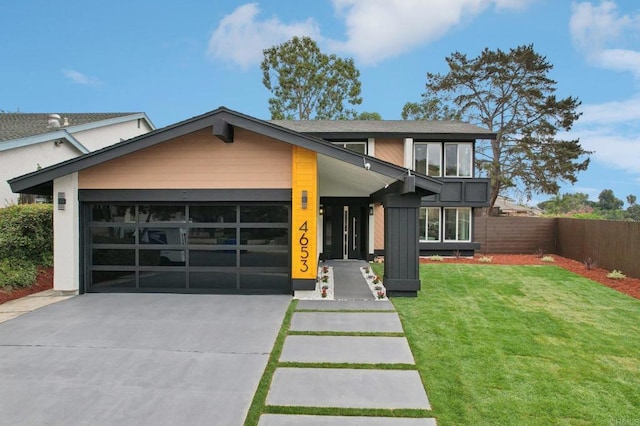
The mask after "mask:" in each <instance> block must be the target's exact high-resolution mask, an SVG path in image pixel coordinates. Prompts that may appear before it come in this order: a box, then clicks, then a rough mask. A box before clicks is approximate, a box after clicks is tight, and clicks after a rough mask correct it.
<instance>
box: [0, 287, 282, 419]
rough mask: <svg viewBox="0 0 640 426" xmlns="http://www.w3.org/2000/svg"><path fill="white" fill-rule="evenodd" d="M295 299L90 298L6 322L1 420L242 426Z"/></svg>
mask: <svg viewBox="0 0 640 426" xmlns="http://www.w3.org/2000/svg"><path fill="white" fill-rule="evenodd" d="M289 302H290V298H289V297H287V296H221V295H179V294H85V295H82V296H79V297H74V298H72V299H69V300H65V301H62V302H59V303H56V304H53V305H50V306H46V307H44V308H41V309H39V310H36V311H34V312H30V313H27V314H24V315H22V316H20V317H19V318H15V319H13V320H10V321H6V322H4V323H1V324H0V360H2V362H0V383H2V386H0V419H2V421H1V422H2V423H3V424H50V425H69V424H98V425H99V424H138V425H145V424H153V425H165V424H167V425H168V424H181V425H183V424H185V425H186V424H224V425H240V424H242V423H243V421H244V418H245V416H246V413H247V411H248V409H249V406H250V404H251V400H252V397H253V395H254V393H255V390H256V388H257V385H258V382H259V381H260V377H261V376H262V373H263V371H264V368H265V366H266V363H267V361H268V358H269V354H270V352H271V350H272V348H273V344H274V341H275V338H276V336H277V333H278V330H279V328H280V326H281V324H282V320H283V318H284V314H285V312H286V309H287V307H288V305H289Z"/></svg>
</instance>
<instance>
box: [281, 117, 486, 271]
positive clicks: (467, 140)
mask: <svg viewBox="0 0 640 426" xmlns="http://www.w3.org/2000/svg"><path fill="white" fill-rule="evenodd" d="M273 123H275V124H278V125H279V126H283V127H286V128H289V129H291V130H295V131H297V132H300V133H304V134H308V135H310V136H315V137H319V138H322V139H324V140H326V141H330V142H332V143H333V144H335V145H337V146H340V147H343V148H346V149H348V150H350V151H354V152H357V153H359V154H363V156H364V155H368V156H372V157H376V158H379V159H381V160H385V161H388V162H390V163H393V164H396V165H399V166H402V167H404V168H405V169H406V170H407V171H406V173H415V174H420V175H425V176H429V177H432V178H436V179H439V180H441V181H442V182H443V184H444V185H443V189H442V191H441V192H440V194H435V195H431V196H427V197H423V199H422V207H421V208H420V215H419V226H418V229H419V230H418V235H417V239H418V244H419V250H420V254H421V255H424V256H428V255H432V254H440V255H452V254H454V253H459V254H461V255H463V256H467V255H473V253H474V250H477V249H478V248H479V243H476V242H474V238H473V235H474V234H473V232H474V229H473V228H474V223H473V222H474V210H475V209H478V208H481V207H487V206H488V205H489V193H490V190H489V179H484V178H478V177H476V170H475V167H474V163H475V144H476V141H478V140H486V139H493V138H495V133H492V132H490V131H488V130H486V129H483V128H480V127H478V126H475V125H472V124H468V123H464V122H458V121H404V120H382V121H372V120H353V121H346V120H344V121H328V120H302V121H290V120H275V121H273ZM372 179H375V177H372ZM321 193H322V191H321ZM334 193H335V192H334ZM320 204H321V205H322V213H323V220H322V223H321V225H322V230H321V235H319V240H320V241H321V247H322V255H323V257H324V258H328V259H353V258H358V259H364V258H368V259H371V258H372V257H373V256H375V255H383V254H384V208H383V206H382V205H380V204H370V200H369V198H366V197H363V198H358V197H351V196H349V195H348V194H345V196H344V197H321V199H320Z"/></svg>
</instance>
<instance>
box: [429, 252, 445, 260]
mask: <svg viewBox="0 0 640 426" xmlns="http://www.w3.org/2000/svg"><path fill="white" fill-rule="evenodd" d="M429 260H430V261H432V262H442V261H443V260H444V258H443V257H442V256H440V255H438V254H434V255H432V256H429Z"/></svg>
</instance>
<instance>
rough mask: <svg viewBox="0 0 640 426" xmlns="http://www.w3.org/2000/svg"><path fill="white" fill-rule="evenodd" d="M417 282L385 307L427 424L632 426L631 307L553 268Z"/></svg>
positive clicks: (639, 386) (447, 273)
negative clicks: (403, 346)
mask: <svg viewBox="0 0 640 426" xmlns="http://www.w3.org/2000/svg"><path fill="white" fill-rule="evenodd" d="M376 266H377V265H376ZM420 274H421V279H422V291H420V292H419V296H418V298H415V299H412V298H406V299H405V298H394V299H393V303H394V305H395V306H396V309H397V310H398V313H399V314H400V318H401V320H402V323H403V326H404V329H405V332H406V336H407V339H409V344H410V345H411V349H412V351H413V354H414V357H415V358H416V363H417V365H418V368H419V370H420V373H421V375H422V379H423V382H424V384H425V388H426V390H427V394H428V395H429V398H430V400H431V404H432V406H433V414H434V416H435V417H436V418H437V420H438V424H439V425H462V424H467V425H470V424H473V425H477V424H486V425H511V424H513V425H523V424H532V425H543V424H569V425H592V424H640V301H638V300H635V299H633V298H631V297H629V296H626V295H624V294H621V293H618V292H616V291H614V290H611V289H609V288H607V287H604V286H602V285H600V284H597V283H595V282H593V281H590V280H588V279H586V278H583V277H580V276H578V275H575V274H573V273H571V272H568V271H566V270H564V269H561V268H559V267H556V266H499V265H459V264H423V265H420Z"/></svg>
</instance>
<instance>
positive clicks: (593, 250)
mask: <svg viewBox="0 0 640 426" xmlns="http://www.w3.org/2000/svg"><path fill="white" fill-rule="evenodd" d="M557 220H558V227H557V233H556V241H557V243H556V249H557V250H556V253H558V254H559V255H560V256H564V257H568V258H570V259H575V260H578V261H581V262H582V261H584V260H585V259H587V258H588V257H590V258H591V259H593V260H595V261H596V262H598V266H600V267H602V268H605V269H608V270H610V271H611V270H613V269H618V270H620V271H622V272H623V273H624V274H625V275H628V276H630V277H636V278H640V222H622V221H611V220H583V219H567V218H559V219H557Z"/></svg>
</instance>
